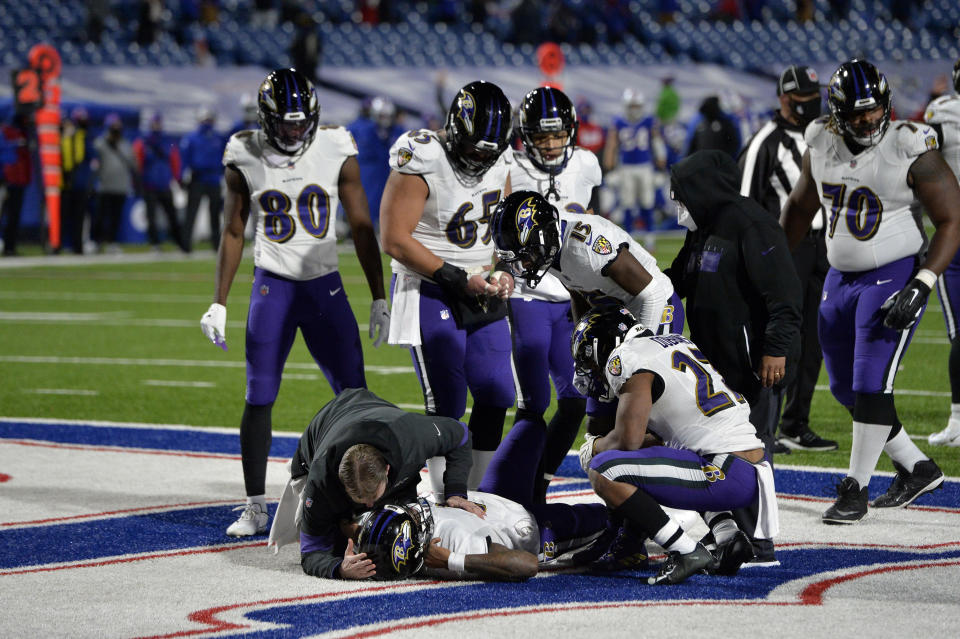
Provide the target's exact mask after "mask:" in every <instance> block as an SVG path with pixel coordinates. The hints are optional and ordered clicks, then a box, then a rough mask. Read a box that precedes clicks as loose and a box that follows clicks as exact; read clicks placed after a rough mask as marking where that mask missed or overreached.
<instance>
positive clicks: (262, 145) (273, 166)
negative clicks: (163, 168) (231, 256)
mask: <svg viewBox="0 0 960 639" xmlns="http://www.w3.org/2000/svg"><path fill="white" fill-rule="evenodd" d="M356 154H357V145H356V143H355V142H354V141H353V136H352V135H350V133H349V132H348V131H347V130H346V129H344V128H342V127H320V128H319V129H318V130H317V133H316V136H315V137H314V139H313V142H312V143H311V144H310V146H308V147H307V148H306V150H304V151H303V153H302V154H301V155H299V156H289V155H285V154H283V153H280V152H278V151H277V150H275V149H274V148H273V147H272V146H270V144H269V143H268V142H267V137H266V135H265V134H264V133H263V132H262V131H260V130H256V131H241V132H239V133H237V134H235V135H234V136H233V137H231V138H230V141H229V142H227V147H226V149H225V150H224V152H223V165H224V166H232V167H235V168H236V169H237V170H238V171H240V173H241V174H242V175H243V178H244V180H246V182H247V188H249V189H250V213H251V215H253V219H254V228H255V229H256V230H255V232H254V245H253V261H254V264H256V265H257V266H259V267H260V268H262V269H265V270H267V271H270V272H271V273H274V274H276V275H281V276H283V277H287V278H290V279H292V280H310V279H314V278H317V277H321V276H323V275H327V274H328V273H331V272H333V271H336V270H337V234H336V217H337V206H338V204H339V202H340V195H339V183H340V168H341V167H342V166H343V163H344V161H345V160H346V159H347V158H348V157H350V156H351V155H356Z"/></svg>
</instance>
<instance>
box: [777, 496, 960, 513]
mask: <svg viewBox="0 0 960 639" xmlns="http://www.w3.org/2000/svg"><path fill="white" fill-rule="evenodd" d="M777 499H784V500H792V501H807V502H814V503H818V504H826V503H832V502H834V501H836V499H837V498H836V497H810V496H808V495H789V494H787V493H777ZM905 508H911V509H916V510H922V511H924V512H931V513H960V508H947V507H946V506H918V505H916V504H910V505H909V506H905Z"/></svg>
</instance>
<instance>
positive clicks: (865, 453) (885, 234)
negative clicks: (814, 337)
mask: <svg viewBox="0 0 960 639" xmlns="http://www.w3.org/2000/svg"><path fill="white" fill-rule="evenodd" d="M827 102H828V104H829V107H830V115H829V116H825V117H822V118H819V119H817V120H815V121H814V122H813V123H812V124H810V126H809V127H807V130H806V132H805V135H804V137H805V138H806V141H807V144H808V149H807V152H806V153H805V154H804V156H803V167H802V170H801V173H800V178H799V180H798V181H797V184H796V186H795V187H794V190H793V192H792V193H791V194H790V198H789V199H788V200H787V203H786V205H785V206H784V208H783V211H782V213H781V218H780V219H781V223H782V224H783V227H784V230H785V231H786V235H787V239H788V241H789V242H790V244H791V245H796V244H797V243H798V242H799V241H800V239H801V238H802V236H803V235H804V233H806V231H807V228H808V227H809V226H810V221H811V219H812V218H813V216H814V215H815V214H816V213H817V211H818V210H819V209H820V207H821V206H823V207H824V208H825V209H826V210H827V212H828V215H829V219H828V220H827V224H828V226H827V235H826V244H827V259H828V261H829V262H830V271H829V272H828V273H827V278H826V281H825V283H824V286H823V298H822V301H821V303H820V317H819V323H818V324H819V333H820V344H821V345H822V347H823V359H824V363H825V364H826V369H827V374H828V375H829V376H830V391H831V392H832V393H833V396H834V397H835V398H836V399H837V401H839V402H840V403H841V404H843V405H844V406H845V407H847V409H848V410H849V411H850V412H851V414H852V415H853V447H852V450H851V451H850V470H849V472H848V476H847V477H846V478H844V480H843V481H842V482H841V483H840V486H839V488H838V498H837V501H836V503H834V504H833V505H832V506H831V507H830V508H829V509H827V511H826V512H824V513H823V521H824V522H825V523H830V524H852V523H855V522H857V521H859V520H860V519H862V518H863V517H864V516H865V515H866V514H867V500H868V492H867V485H868V484H869V482H870V477H871V475H873V471H874V468H875V467H876V465H877V461H878V459H879V458H880V453H882V452H886V453H887V454H888V455H889V456H890V458H891V459H892V460H893V463H894V466H895V468H896V469H897V479H896V480H895V481H894V482H893V483H892V484H891V486H890V489H889V490H888V491H887V493H886V494H885V495H881V496H880V497H878V498H877V499H876V500H874V502H873V504H872V505H873V507H874V508H900V507H903V506H906V505H907V504H909V503H911V502H912V501H913V500H914V499H916V498H917V497H919V496H920V495H922V494H923V493H925V492H928V491H930V490H933V489H934V488H936V487H937V486H939V485H940V484H941V483H943V473H942V472H941V471H940V469H939V468H938V467H937V465H936V464H935V463H934V462H933V460H931V459H929V458H928V457H927V456H926V455H925V454H923V453H922V452H921V451H920V449H919V448H917V446H916V444H914V443H913V442H912V441H911V439H910V437H909V436H908V435H907V433H906V431H905V430H904V429H903V427H902V425H901V424H900V421H899V419H898V418H897V412H896V408H895V407H894V403H893V382H894V377H895V376H896V373H897V368H898V366H899V364H900V361H901V360H902V358H903V355H904V353H905V352H906V349H907V345H908V344H909V343H910V338H911V337H912V335H913V331H914V330H916V325H917V322H918V320H919V319H920V316H921V315H922V313H923V310H924V308H925V306H926V302H927V295H929V293H930V289H931V288H932V287H933V284H934V282H936V279H937V276H938V275H939V274H941V273H943V271H944V269H945V268H946V267H947V265H948V264H949V263H950V260H951V259H952V258H953V256H954V254H955V253H956V252H957V247H958V246H960V188H958V186H957V180H956V178H955V177H954V175H953V173H952V171H951V170H950V167H949V166H948V165H947V164H946V162H944V160H943V158H942V157H941V156H940V153H939V152H938V151H937V149H938V146H939V144H938V141H937V134H936V132H935V131H934V129H933V128H932V127H930V126H928V125H924V124H917V123H912V122H897V121H891V120H890V113H891V95H890V87H889V86H888V84H887V79H886V77H885V76H884V75H883V74H882V73H880V71H878V70H877V68H876V67H875V66H873V65H872V64H870V63H869V62H866V61H864V60H850V61H848V62H844V63H843V64H841V65H840V67H839V68H838V69H837V70H836V71H835V72H834V74H833V76H832V77H831V79H830V84H829V85H828V89H827ZM921 208H922V209H924V210H926V212H927V215H928V216H929V217H930V219H931V220H932V221H933V224H934V226H935V227H936V232H935V233H934V234H933V237H932V238H931V240H930V241H929V243H928V241H927V237H926V234H925V232H924V230H923V224H922V223H921V220H920V210H921Z"/></svg>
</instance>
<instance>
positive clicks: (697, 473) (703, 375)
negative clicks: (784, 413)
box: [571, 305, 779, 584]
mask: <svg viewBox="0 0 960 639" xmlns="http://www.w3.org/2000/svg"><path fill="white" fill-rule="evenodd" d="M571 350H572V351H573V357H574V361H575V363H576V367H577V374H578V375H582V376H584V377H586V378H587V379H589V380H590V393H591V394H592V395H593V396H597V395H601V394H608V395H611V396H613V397H616V398H617V399H618V401H619V408H618V409H617V417H616V423H615V425H614V428H613V430H612V431H611V432H610V433H609V434H607V435H605V436H603V437H599V438H598V437H594V436H592V435H588V436H587V438H586V442H585V443H584V444H583V446H582V447H581V449H580V463H581V465H582V466H583V468H584V470H585V471H587V473H588V475H589V477H590V483H591V484H592V485H593V487H594V489H595V490H596V491H597V494H598V495H599V496H600V497H601V498H603V500H604V501H605V502H606V503H607V505H608V506H609V507H610V508H611V509H612V510H613V513H612V518H614V519H617V518H621V517H622V518H623V519H625V520H626V526H627V530H628V531H629V532H630V534H633V535H637V536H647V537H651V538H652V539H653V540H654V541H656V542H657V543H658V544H660V545H661V546H662V547H663V548H664V549H666V550H667V551H669V553H670V557H669V558H668V560H667V562H666V563H665V564H664V565H663V566H662V567H661V569H660V572H659V574H658V575H657V576H656V577H653V578H651V579H650V580H649V583H651V584H659V583H677V582H679V581H682V580H683V579H686V578H687V577H688V576H690V575H691V574H693V573H695V572H698V571H699V570H701V569H708V570H711V571H715V572H717V573H719V574H733V573H735V572H736V571H737V570H738V569H739V567H740V564H741V563H743V562H744V561H747V560H749V559H751V558H752V557H753V548H752V547H751V544H750V541H749V539H748V538H747V536H746V534H745V533H744V532H743V531H741V530H740V529H739V528H738V526H737V524H736V523H735V522H734V519H733V515H732V514H731V513H730V511H731V510H733V509H744V508H749V510H750V511H751V512H753V513H757V517H756V519H755V521H751V522H749V524H750V525H751V526H752V527H753V529H754V530H753V531H752V532H753V533H754V534H755V535H756V537H757V538H762V539H770V538H772V537H773V536H775V535H776V534H777V531H778V528H779V520H778V511H777V501H776V492H775V490H774V482H773V470H772V468H771V467H770V464H769V462H766V461H764V459H763V444H762V442H761V441H760V440H759V439H758V438H757V435H756V430H755V429H754V427H753V425H752V424H751V423H750V421H749V418H750V407H749V405H748V404H747V401H746V400H745V399H744V398H743V396H741V395H740V394H739V393H737V392H736V391H734V390H733V389H731V388H730V387H729V386H727V384H726V382H724V381H723V378H722V377H721V376H720V374H719V373H718V372H717V371H716V369H715V368H713V366H712V365H711V364H710V362H709V361H707V359H706V357H704V355H703V353H701V352H700V350H699V349H698V348H697V346H696V344H694V343H693V342H691V341H690V340H689V339H687V338H685V337H683V336H682V335H674V334H667V335H654V334H653V332H652V331H649V330H647V329H646V328H645V327H644V326H643V325H642V324H638V323H637V322H636V320H635V319H634V318H633V316H632V315H631V314H630V313H629V312H628V311H627V310H626V309H625V308H623V307H622V306H619V305H606V306H598V307H594V308H592V309H590V310H589V311H588V312H587V313H586V314H584V316H583V317H582V318H581V319H580V321H579V322H578V323H577V326H576V328H575V329H574V333H573V339H572V340H571ZM661 506H669V507H671V508H681V509H685V510H694V511H697V512H700V513H702V514H703V517H704V520H705V521H707V522H708V523H709V525H710V527H711V531H712V532H713V535H714V538H715V539H716V542H717V551H716V559H714V557H713V556H711V554H710V552H709V551H707V550H706V549H705V548H704V547H703V546H702V545H701V544H699V543H697V542H695V541H694V540H693V539H691V538H690V537H689V536H687V534H686V533H685V532H684V531H683V529H682V528H681V527H680V526H679V525H677V524H676V523H675V522H674V521H673V520H671V519H670V517H669V516H668V515H667V514H666V513H665V512H664V511H663V508H661Z"/></svg>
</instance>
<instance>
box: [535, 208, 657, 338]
mask: <svg viewBox="0 0 960 639" xmlns="http://www.w3.org/2000/svg"><path fill="white" fill-rule="evenodd" d="M624 245H626V247H627V248H628V249H629V250H630V253H631V254H632V255H633V256H634V257H635V258H637V261H638V262H640V264H641V265H643V268H645V269H646V270H647V272H648V273H650V275H651V276H652V277H653V278H654V279H656V280H657V282H658V283H659V285H660V287H661V289H663V290H664V291H665V292H666V296H665V299H666V300H668V301H669V299H670V296H671V295H673V284H672V283H671V282H670V278H669V277H667V276H666V275H664V274H663V273H662V272H661V271H660V269H659V268H658V267H657V260H656V259H655V258H654V257H653V256H652V255H650V254H649V253H647V251H646V250H645V249H644V248H643V247H642V246H640V244H638V243H637V242H636V241H634V239H633V238H632V237H630V234H629V233H627V232H626V231H624V230H623V229H622V228H620V227H619V226H617V225H616V224H614V223H613V222H611V221H610V220H608V219H606V218H604V217H600V216H599V215H586V214H583V213H570V212H568V211H560V246H561V248H560V266H559V268H557V267H556V266H552V267H551V268H550V273H552V274H554V275H556V276H557V278H558V279H559V280H560V281H561V282H563V284H564V286H566V287H567V288H568V289H572V290H575V291H580V292H582V293H583V294H584V296H585V297H586V298H587V301H589V302H590V303H591V304H593V305H596V304H599V303H603V300H604V298H611V297H612V298H615V299H616V300H619V301H620V302H621V303H623V304H624V305H625V306H630V302H631V301H632V300H633V298H634V295H632V294H631V293H628V292H627V291H625V290H624V289H622V288H621V287H620V286H619V285H618V284H617V283H616V282H614V281H613V280H612V279H611V278H610V277H607V276H606V275H605V274H604V269H605V268H606V266H607V265H609V264H610V262H612V261H613V260H614V259H615V258H616V257H617V255H618V254H619V252H620V247H621V246H624ZM608 301H613V300H608ZM644 314H645V315H648V317H649V318H654V319H652V320H651V319H647V320H645V321H644V323H647V322H651V326H650V327H651V328H654V329H655V328H656V327H657V326H659V325H660V322H661V317H662V315H663V308H662V307H661V308H659V309H651V311H650V312H649V313H647V312H646V311H645V312H644ZM638 319H640V318H638ZM642 321H643V320H642Z"/></svg>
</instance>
